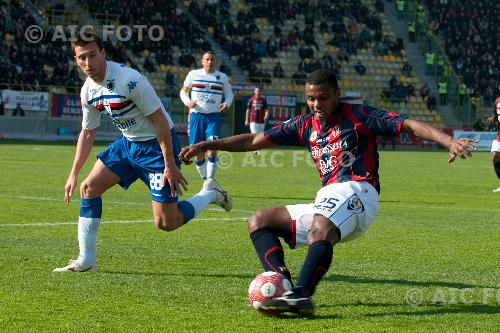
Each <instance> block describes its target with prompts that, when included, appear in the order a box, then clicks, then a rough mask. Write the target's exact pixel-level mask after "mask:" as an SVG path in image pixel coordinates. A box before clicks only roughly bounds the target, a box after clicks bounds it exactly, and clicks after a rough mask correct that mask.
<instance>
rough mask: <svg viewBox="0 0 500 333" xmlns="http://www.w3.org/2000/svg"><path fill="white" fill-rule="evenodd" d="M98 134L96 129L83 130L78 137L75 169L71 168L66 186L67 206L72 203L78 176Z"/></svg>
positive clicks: (65, 200)
mask: <svg viewBox="0 0 500 333" xmlns="http://www.w3.org/2000/svg"><path fill="white" fill-rule="evenodd" d="M96 132H97V130H96V129H91V130H87V129H82V131H81V132H80V135H79V136H78V142H77V144H76V153H75V159H74V161H73V167H72V168H71V171H70V173H69V176H68V180H66V185H65V186H64V202H65V203H67V204H69V203H70V202H71V196H72V195H73V192H75V188H76V184H77V182H78V174H79V173H80V170H81V169H82V167H83V165H84V164H85V161H87V158H88V157H89V155H90V151H91V150H92V146H93V145H94V139H95V135H96Z"/></svg>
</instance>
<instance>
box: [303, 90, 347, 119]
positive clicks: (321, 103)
mask: <svg viewBox="0 0 500 333" xmlns="http://www.w3.org/2000/svg"><path fill="white" fill-rule="evenodd" d="M305 92H306V100H307V105H308V106H309V108H310V109H311V111H312V112H313V113H314V116H315V117H316V118H317V119H318V120H319V121H326V120H327V119H328V117H329V116H330V115H331V114H333V113H334V112H335V110H336V109H337V106H338V104H339V96H340V91H339V90H338V89H334V88H333V87H332V86H331V85H329V84H320V85H316V84H307V83H306V90H305Z"/></svg>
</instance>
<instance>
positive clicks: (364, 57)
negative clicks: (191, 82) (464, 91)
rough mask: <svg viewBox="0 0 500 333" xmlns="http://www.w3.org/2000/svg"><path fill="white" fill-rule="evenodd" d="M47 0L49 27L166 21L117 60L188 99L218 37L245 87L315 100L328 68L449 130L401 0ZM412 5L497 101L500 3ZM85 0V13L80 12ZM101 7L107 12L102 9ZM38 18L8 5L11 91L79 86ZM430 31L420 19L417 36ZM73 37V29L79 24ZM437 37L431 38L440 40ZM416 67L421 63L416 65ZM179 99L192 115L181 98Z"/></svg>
mask: <svg viewBox="0 0 500 333" xmlns="http://www.w3.org/2000/svg"><path fill="white" fill-rule="evenodd" d="M75 1H76V0H75ZM35 3H36V4H37V5H38V7H39V8H41V11H40V12H41V13H42V18H43V19H44V20H45V23H46V24H47V26H48V27H49V28H48V29H55V28H56V27H57V25H58V24H59V25H63V26H66V25H69V24H73V23H74V24H80V25H81V24H82V20H81V16H82V15H87V16H88V17H91V18H93V19H94V20H95V21H93V22H101V23H105V24H113V25H115V26H117V25H128V26H132V25H144V24H146V25H149V26H151V25H155V24H156V25H159V26H161V27H163V28H164V32H165V36H164V37H163V38H162V40H161V41H152V40H149V39H148V38H147V36H143V38H142V40H140V38H138V36H137V35H134V36H133V37H132V38H131V39H130V40H128V41H126V42H121V41H119V40H117V39H116V38H114V39H113V38H112V39H111V40H109V41H108V43H107V45H106V47H107V52H108V55H109V57H110V58H111V59H113V60H114V61H117V62H121V63H124V64H126V65H127V66H130V67H133V68H136V69H138V70H140V71H142V72H144V73H145V74H146V75H147V76H148V78H149V79H150V81H151V82H152V84H153V85H154V86H155V88H156V89H157V91H158V92H159V94H160V95H161V96H176V95H177V93H178V90H179V88H180V85H181V84H182V81H183V80H184V78H185V76H186V74H187V73H188V71H189V70H191V69H192V68H193V67H197V66H199V64H198V62H199V58H200V55H201V53H202V51H203V50H205V49H209V48H212V47H214V46H215V45H211V44H210V42H209V40H210V41H214V42H215V43H217V44H218V46H220V48H222V49H223V50H224V52H226V53H227V55H228V56H229V58H228V60H229V62H231V64H226V63H224V66H225V70H226V71H231V66H238V67H239V68H241V69H242V70H243V74H244V77H243V78H242V80H241V82H234V80H233V83H239V84H250V85H251V84H254V85H255V84H263V85H264V86H265V88H266V91H269V92H272V93H284V92H286V93H288V94H295V95H297V98H298V101H299V102H300V101H302V102H303V99H302V98H303V96H302V91H303V80H304V77H305V76H306V74H307V73H308V72H311V71H312V70H314V69H316V68H328V69H331V70H333V71H335V72H336V73H337V74H338V77H339V83H340V86H341V89H342V91H343V92H345V93H347V94H353V95H356V94H358V95H360V96H362V97H363V99H364V100H365V101H366V102H367V103H370V104H376V105H380V106H381V107H383V108H385V109H387V110H388V111H395V112H401V113H407V114H409V115H411V116H412V117H413V118H415V119H418V120H423V121H428V122H433V123H434V124H435V125H437V126H444V125H445V124H443V123H442V119H441V117H440V115H439V110H440V107H441V106H440V105H437V107H436V106H435V105H434V100H435V97H437V95H434V96H432V98H431V99H430V100H428V97H423V98H420V91H421V90H422V87H423V86H424V84H425V82H423V81H422V80H421V79H419V75H416V74H417V73H416V70H415V69H414V68H412V66H411V65H412V63H411V61H410V59H409V58H408V56H407V49H406V48H405V45H404V43H403V39H402V38H401V36H402V35H401V34H403V33H406V32H404V31H403V32H402V31H397V32H396V31H395V30H394V28H393V27H392V26H391V24H390V23H389V22H388V19H387V17H386V15H385V14H384V6H389V5H390V6H394V5H395V4H394V2H383V1H381V0H354V1H341V0H336V1H333V0H329V1H304V0H276V1H254V0H247V1H236V0H200V1H189V0H184V1H180V0H178V1H167V2H163V1H159V0H155V1H150V2H142V1H137V0H127V1H125V2H124V3H123V4H122V6H121V7H120V12H119V13H118V14H115V13H116V2H114V1H111V0H89V1H80V0H78V1H77V2H75V3H74V4H73V5H70V4H68V3H66V2H64V3H59V2H54V1H50V0H39V1H36V2H35ZM406 3H407V8H406V18H405V19H407V20H409V21H411V20H412V17H413V16H418V15H417V12H418V11H419V10H420V9H419V8H420V5H421V4H425V5H426V10H425V11H424V15H427V16H426V22H427V23H428V27H430V28H431V29H432V31H433V32H435V33H438V34H439V35H441V36H443V40H444V42H445V50H446V51H447V55H448V59H449V61H450V62H451V63H452V64H453V67H454V68H453V69H454V71H456V72H457V74H458V75H459V76H460V77H461V78H463V81H464V82H465V83H466V84H467V86H468V87H469V91H468V92H469V95H477V94H479V93H481V94H483V95H484V98H485V100H486V101H488V100H490V99H492V97H493V96H494V93H495V87H496V86H497V85H498V75H499V74H498V55H497V54H496V53H495V50H496V48H497V44H498V37H497V36H498V29H499V28H498V24H496V23H495V22H496V21H495V20H497V19H496V17H495V16H494V15H493V14H492V13H495V10H496V11H497V12H498V6H499V5H498V4H497V3H496V2H495V1H491V0H481V1H479V2H478V3H479V5H478V6H472V5H470V4H469V3H468V2H466V1H464V0H462V1H454V2H445V3H444V4H443V3H442V1H437V0H425V1H424V0H422V1H411V0H410V1H407V2H406ZM74 7H78V8H79V9H78V10H76V11H75V10H74ZM476 7H477V8H476ZM90 8H93V9H95V8H99V12H98V13H96V12H93V11H91V10H90ZM80 9H82V10H81V11H82V12H84V13H81V12H80ZM417 9H418V10H417ZM76 12H78V13H76ZM150 13H154V14H153V15H151V14H150ZM483 14H484V15H483ZM35 15H36V13H34V12H33V11H32V10H30V8H28V6H26V4H25V3H24V2H23V1H21V0H10V1H3V2H0V22H2V24H1V28H0V43H1V48H0V50H1V51H0V70H1V71H2V73H3V75H2V78H1V79H0V89H8V88H10V89H19V90H43V89H45V90H49V91H61V92H70V93H71V92H72V93H76V92H77V91H78V89H79V86H80V85H81V77H80V76H79V73H78V71H77V69H76V67H75V66H74V63H73V62H72V61H71V60H70V55H71V50H70V49H69V45H68V44H69V43H67V42H65V41H62V40H55V41H52V40H50V36H51V35H52V34H53V30H49V31H48V32H47V33H46V34H45V39H44V40H43V42H42V43H40V44H38V45H37V46H39V47H33V45H32V44H30V43H28V42H27V41H26V38H25V36H24V31H25V30H26V28H27V27H29V26H30V25H33V24H37V21H36V17H35ZM412 15H413V16H412ZM479 17H481V18H483V19H482V20H479V19H478V18H479ZM79 18H80V19H79ZM417 19H418V18H417ZM465 25H467V26H473V27H476V28H473V29H470V31H472V32H469V35H467V36H464V35H462V31H464V29H461V27H463V26H465ZM422 31H423V30H422V27H421V26H420V25H418V24H417V36H421V35H422V34H423V33H422ZM133 32H134V33H135V34H137V31H133ZM426 33H427V31H426ZM66 34H67V35H68V36H69V32H68V31H67V30H66ZM425 36H426V38H427V39H426V41H427V42H428V44H429V45H430V44H431V43H433V42H434V41H433V40H432V38H430V37H428V36H427V35H425ZM458 50H467V52H457V51H458ZM357 63H362V64H363V66H364V67H365V68H366V72H365V75H363V76H361V75H359V74H358V73H357V71H356V64H357ZM404 66H409V67H410V70H409V71H408V67H407V68H406V69H405V70H404V69H403V68H404ZM436 68H437V67H436ZM389 82H392V85H390V84H389ZM431 88H432V87H431ZM432 90H433V89H431V93H430V95H433V93H432ZM241 93H243V94H245V93H248V92H244V91H243V92H241ZM172 103H173V108H174V109H176V108H178V109H180V110H181V112H182V109H183V108H182V105H181V104H180V103H177V102H176V98H172Z"/></svg>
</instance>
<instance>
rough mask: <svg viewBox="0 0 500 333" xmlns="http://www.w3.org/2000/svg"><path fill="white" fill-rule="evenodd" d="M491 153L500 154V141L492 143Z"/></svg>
mask: <svg viewBox="0 0 500 333" xmlns="http://www.w3.org/2000/svg"><path fill="white" fill-rule="evenodd" d="M491 152H492V153H494V152H499V153H500V142H499V141H497V140H493V142H491Z"/></svg>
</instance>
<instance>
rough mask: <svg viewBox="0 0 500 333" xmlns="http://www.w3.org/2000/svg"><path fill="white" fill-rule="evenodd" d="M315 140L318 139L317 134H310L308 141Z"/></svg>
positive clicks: (314, 132)
mask: <svg viewBox="0 0 500 333" xmlns="http://www.w3.org/2000/svg"><path fill="white" fill-rule="evenodd" d="M317 138H318V132H316V131H313V132H312V133H311V136H310V137H309V141H316V139H317Z"/></svg>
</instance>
